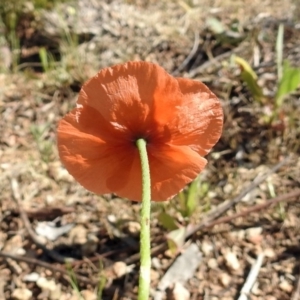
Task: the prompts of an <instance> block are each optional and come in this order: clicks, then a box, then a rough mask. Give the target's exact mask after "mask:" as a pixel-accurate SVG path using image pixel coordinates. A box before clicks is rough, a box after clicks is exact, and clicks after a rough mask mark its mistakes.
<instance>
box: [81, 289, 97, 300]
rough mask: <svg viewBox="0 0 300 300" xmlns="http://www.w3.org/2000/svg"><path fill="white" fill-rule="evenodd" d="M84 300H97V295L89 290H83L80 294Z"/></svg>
mask: <svg viewBox="0 0 300 300" xmlns="http://www.w3.org/2000/svg"><path fill="white" fill-rule="evenodd" d="M80 293H81V295H82V297H83V299H84V300H97V295H96V294H95V293H94V292H92V291H89V290H83V291H81V292H80Z"/></svg>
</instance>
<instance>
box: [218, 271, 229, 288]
mask: <svg viewBox="0 0 300 300" xmlns="http://www.w3.org/2000/svg"><path fill="white" fill-rule="evenodd" d="M230 281H231V277H230V276H229V275H228V274H227V273H222V274H221V275H220V282H221V284H222V285H223V286H224V287H227V286H228V285H229V284H230Z"/></svg>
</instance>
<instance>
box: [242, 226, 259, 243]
mask: <svg viewBox="0 0 300 300" xmlns="http://www.w3.org/2000/svg"><path fill="white" fill-rule="evenodd" d="M245 233H246V239H247V240H248V241H249V242H251V243H252V244H259V243H260V242H261V241H262V239H263V236H262V234H261V233H262V227H253V228H248V229H247V230H246V231H245Z"/></svg>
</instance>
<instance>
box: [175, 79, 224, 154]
mask: <svg viewBox="0 0 300 300" xmlns="http://www.w3.org/2000/svg"><path fill="white" fill-rule="evenodd" d="M177 81H178V83H179V86H180V89H181V92H182V94H183V97H184V105H182V106H181V107H179V108H178V111H177V118H176V119H175V120H174V122H173V124H172V125H170V126H171V127H173V135H172V143H173V144H175V145H189V146H190V147H191V148H192V149H193V150H195V151H197V152H198V153H199V154H200V155H202V156H204V155H206V154H207V153H208V152H209V151H210V150H211V148H212V147H213V146H214V145H215V144H216V142H217V141H218V140H219V138H220V136H221V133H222V128H223V110H222V106H221V103H220V101H219V100H218V98H217V97H216V96H215V95H214V94H213V93H212V92H211V91H210V90H209V89H208V88H207V86H206V85H204V84H203V83H201V82H199V81H194V80H190V79H184V78H177Z"/></svg>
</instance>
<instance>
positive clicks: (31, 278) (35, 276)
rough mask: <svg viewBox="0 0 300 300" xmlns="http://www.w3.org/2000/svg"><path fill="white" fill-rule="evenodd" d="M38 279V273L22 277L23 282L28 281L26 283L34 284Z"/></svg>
mask: <svg viewBox="0 0 300 300" xmlns="http://www.w3.org/2000/svg"><path fill="white" fill-rule="evenodd" d="M39 278H40V275H39V274H38V273H36V272H32V273H30V274H26V275H25V276H24V277H23V280H24V281H28V282H36V281H37V280H38V279H39Z"/></svg>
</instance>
